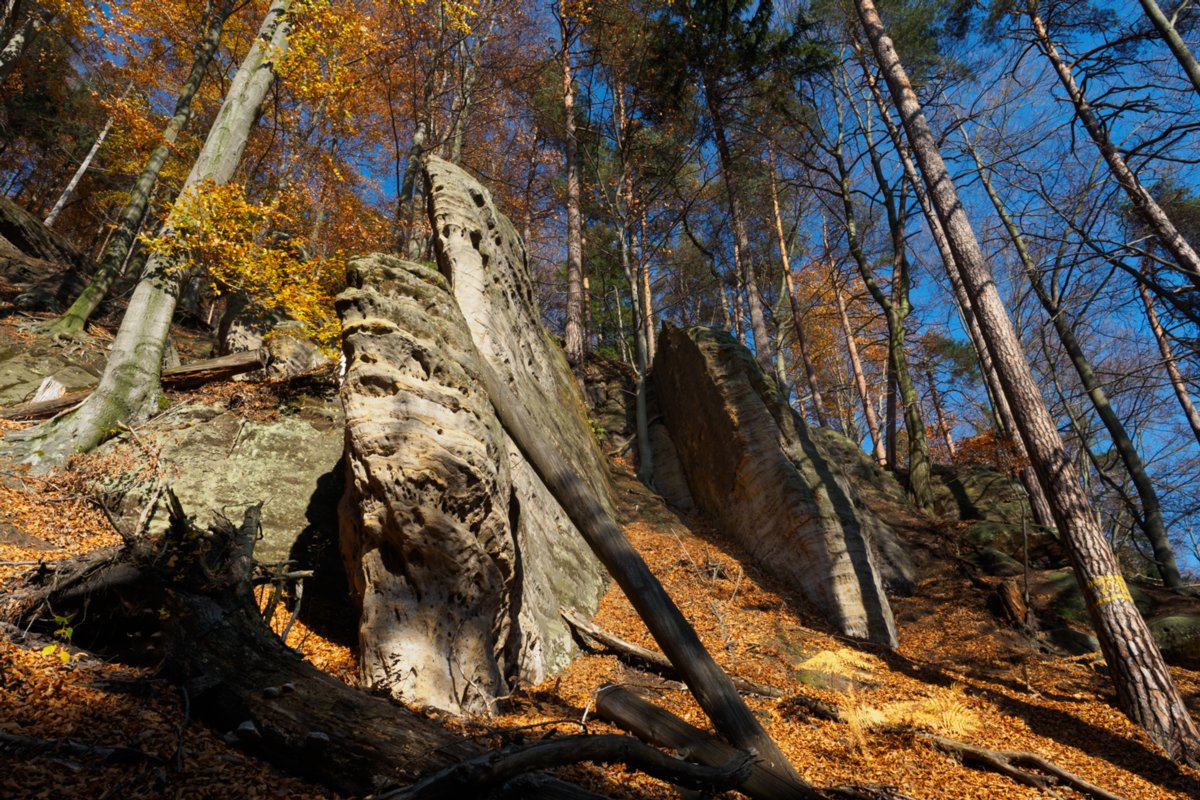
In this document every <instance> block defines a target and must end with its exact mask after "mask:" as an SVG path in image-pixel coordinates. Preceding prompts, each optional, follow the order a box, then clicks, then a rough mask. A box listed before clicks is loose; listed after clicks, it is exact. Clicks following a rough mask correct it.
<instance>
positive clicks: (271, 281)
mask: <svg viewBox="0 0 1200 800" xmlns="http://www.w3.org/2000/svg"><path fill="white" fill-rule="evenodd" d="M281 194H282V192H281ZM289 205H290V204H288V203H286V202H283V198H282V197H277V198H276V200H275V202H272V203H270V204H268V205H260V204H258V203H255V202H252V201H251V200H249V199H248V198H247V197H246V193H245V188H244V187H243V186H242V184H240V183H228V184H224V185H216V184H211V183H209V184H201V185H199V186H197V187H195V189H194V190H193V191H190V192H188V193H187V194H186V195H185V196H183V197H181V198H179V200H177V201H176V203H175V206H174V209H173V210H172V212H171V216H170V224H169V226H168V228H167V229H166V231H164V233H162V234H160V235H158V236H146V237H143V241H144V242H146V244H147V245H148V246H149V247H150V248H151V249H152V250H153V251H154V252H157V253H159V254H161V255H163V256H165V257H166V258H167V259H168V263H170V264H171V265H172V267H173V268H175V269H180V270H186V271H191V270H198V271H200V272H202V273H203V274H204V275H206V276H208V279H209V282H210V288H211V289H212V291H213V292H214V294H216V295H221V294H226V293H229V292H231V291H238V292H243V293H244V294H245V295H247V296H248V297H250V298H251V300H252V301H253V302H254V303H255V304H256V305H258V306H259V307H260V308H262V309H263V310H264V311H267V312H278V313H280V314H285V315H287V316H289V317H292V318H294V319H297V320H299V321H300V322H301V323H303V324H304V327H305V330H306V331H307V332H308V334H309V335H310V336H311V337H312V338H313V340H314V341H316V342H317V343H318V344H320V345H322V346H323V347H326V348H332V347H333V346H335V345H336V343H337V337H338V333H339V330H340V328H339V326H338V321H337V315H336V313H335V312H334V310H333V292H334V290H335V288H336V285H337V282H338V281H339V280H340V279H341V276H342V275H343V274H344V273H345V260H346V256H345V254H344V253H343V252H342V251H341V250H336V251H334V252H333V253H330V254H327V255H323V256H322V255H317V254H311V255H310V254H308V253H306V252H305V251H304V248H303V246H302V245H301V244H300V243H298V242H297V241H296V239H294V238H292V237H291V235H290V230H294V229H295V227H296V223H297V222H298V220H296V219H295V218H293V217H291V216H289V215H288V214H287V213H286V212H285V211H284V210H283V209H284V208H286V207H288V206H289Z"/></svg>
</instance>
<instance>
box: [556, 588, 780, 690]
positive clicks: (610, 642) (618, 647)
mask: <svg viewBox="0 0 1200 800" xmlns="http://www.w3.org/2000/svg"><path fill="white" fill-rule="evenodd" d="M559 613H560V614H562V618H563V619H565V620H566V621H567V624H568V625H570V626H571V628H572V630H574V631H576V632H577V633H579V635H580V636H584V637H587V638H588V639H591V640H593V641H595V642H598V643H599V644H602V645H604V646H605V647H607V648H609V649H611V650H615V651H616V652H617V653H618V654H619V655H622V656H625V657H626V658H631V659H635V660H638V661H642V662H644V663H646V664H649V665H650V666H652V667H654V668H655V669H658V670H662V671H665V672H669V673H670V674H672V675H677V674H678V671H677V670H676V669H675V667H674V666H672V665H671V662H670V661H669V660H668V659H667V657H666V656H664V655H663V654H662V653H656V652H655V651H653V650H650V649H648V648H645V647H640V646H639V645H636V644H634V643H633V642H627V641H625V640H624V639H622V638H621V637H619V636H616V635H615V634H612V633H610V632H609V631H606V630H604V628H601V627H600V626H599V625H597V624H595V623H594V622H591V621H589V620H586V619H584V618H583V617H581V616H580V615H579V614H576V613H575V612H574V611H571V610H569V609H566V608H563V609H559ZM729 679H730V680H731V681H733V685H734V686H736V687H737V688H738V691H740V692H746V693H747V694H757V695H762V696H763V697H783V692H782V691H780V690H779V689H776V688H775V687H774V686H767V685H766V684H763V683H757V682H755V681H752V680H748V679H746V678H740V677H738V676H737V675H730V676H729Z"/></svg>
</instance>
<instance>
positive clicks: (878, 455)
mask: <svg viewBox="0 0 1200 800" xmlns="http://www.w3.org/2000/svg"><path fill="white" fill-rule="evenodd" d="M833 296H834V299H836V300H837V307H838V316H839V317H840V318H841V321H842V333H844V334H845V335H846V349H847V351H848V352H849V353H850V368H851V369H852V370H853V371H854V385H855V387H857V388H858V397H859V400H860V401H862V407H863V417H864V418H865V419H866V420H867V432H868V433H869V434H870V436H871V455H872V456H874V458H875V461H876V463H878V464H879V465H880V466H883V465H884V464H886V463H887V454H886V453H884V451H883V436H882V434H881V433H880V431H879V417H878V416H876V414H875V406H873V405H872V404H871V393H870V391H869V390H868V389H867V376H866V375H865V374H864V373H863V368H862V359H861V358H859V355H858V344H856V343H855V341H854V328H852V327H851V326H850V316H849V315H848V314H847V313H846V301H845V298H843V297H842V287H841V286H839V285H838V282H837V277H836V276H834V279H833Z"/></svg>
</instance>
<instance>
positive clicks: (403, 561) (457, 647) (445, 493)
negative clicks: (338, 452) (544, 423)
mask: <svg viewBox="0 0 1200 800" xmlns="http://www.w3.org/2000/svg"><path fill="white" fill-rule="evenodd" d="M501 219H502V218H501ZM522 267H523V262H522ZM348 281H349V284H350V288H349V289H347V290H346V291H345V292H343V294H342V295H340V296H339V298H338V309H339V313H340V314H341V315H342V320H343V326H344V334H343V344H344V350H345V355H346V360H347V373H346V379H345V382H344V385H343V398H344V401H345V406H346V417H347V420H346V424H347V430H346V460H347V463H346V467H347V481H346V483H347V486H346V494H345V496H344V502H343V505H342V513H341V519H342V523H341V524H342V537H341V538H342V550H343V557H344V558H345V561H346V564H347V567H348V571H349V573H350V576H351V585H352V588H353V590H354V592H355V595H356V597H357V598H358V599H359V601H360V603H361V607H362V615H361V618H360V627H359V643H360V651H361V655H360V658H361V672H362V677H363V679H364V681H365V682H366V683H367V684H368V685H370V686H376V687H381V688H386V689H388V690H389V691H391V692H393V693H394V694H395V695H397V696H398V697H402V698H403V699H405V700H407V701H409V702H415V703H421V704H429V705H433V706H437V707H439V708H443V709H447V710H451V711H456V712H457V711H470V712H487V711H490V710H491V709H492V706H493V703H494V700H495V698H496V697H498V696H501V695H503V694H505V693H507V690H508V686H509V685H510V684H511V683H512V682H513V681H514V680H522V681H529V682H533V681H537V680H540V679H541V678H542V677H544V676H545V675H546V674H548V673H550V672H553V671H555V670H557V669H558V668H560V667H562V666H564V665H565V664H566V663H567V661H568V660H569V658H570V653H571V649H572V644H571V639H570V633H569V631H568V630H567V629H566V627H565V625H564V624H563V623H562V621H561V620H560V618H559V616H558V608H559V606H560V605H566V606H575V607H577V608H579V609H580V611H581V612H583V613H591V612H592V611H594V609H595V607H596V604H597V603H598V602H599V597H600V594H601V592H602V590H603V579H602V575H601V570H600V567H599V565H598V563H597V562H596V561H595V560H594V558H593V557H592V556H591V553H590V551H589V550H588V548H587V545H586V543H585V542H584V541H583V539H582V538H581V537H580V536H579V534H578V532H577V531H576V530H575V529H574V527H573V526H571V524H570V522H569V521H568V520H567V517H566V515H565V513H564V512H563V511H562V510H561V508H559V506H558V505H557V503H555V501H554V500H553V498H552V497H551V496H550V494H549V492H548V491H547V490H546V488H545V487H544V486H543V485H542V483H541V481H540V480H539V479H538V478H537V476H536V475H535V474H534V472H533V470H532V469H531V468H530V467H529V466H528V464H526V463H525V462H524V459H523V457H522V456H521V454H520V453H519V451H518V450H517V448H516V447H515V446H514V445H513V443H512V442H511V441H510V440H509V438H508V437H507V435H506V434H505V432H504V430H503V429H502V428H501V426H500V424H499V422H498V421H497V419H496V415H495V413H494V411H493V409H492V406H491V403H490V401H489V399H488V397H487V395H486V394H485V393H484V390H483V389H482V388H481V386H480V384H479V381H478V375H479V370H480V369H481V366H480V365H481V363H482V362H481V358H482V357H481V355H480V353H479V352H478V350H477V349H476V345H475V342H474V341H473V339H472V333H473V330H472V328H471V326H469V325H468V324H467V323H466V322H465V321H464V319H463V314H462V312H460V311H459V308H458V305H457V303H456V302H455V298H454V296H453V295H451V293H450V291H449V282H448V281H447V280H446V279H445V277H443V275H442V274H440V273H438V272H435V271H434V270H432V269H430V268H428V267H426V266H423V265H420V264H416V263H413V262H405V261H400V260H398V259H395V258H391V257H388V256H370V257H367V258H363V259H358V260H356V261H355V262H353V264H352V267H351V270H350V273H349V276H348ZM489 283H491V281H490V280H489ZM513 324H516V323H513ZM526 325H528V321H526ZM532 331H533V332H534V333H540V328H534V329H532ZM525 333H526V335H527V334H528V333H529V331H526V332H525ZM543 335H544V334H543ZM534 342H535V344H537V342H536V340H534ZM539 346H540V345H539ZM525 352H526V353H527V355H528V356H529V358H530V359H531V362H532V363H531V366H535V367H536V365H537V362H539V361H542V360H545V359H547V358H550V357H553V356H552V355H551V354H553V355H556V356H557V358H559V359H561V358H562V357H561V354H557V353H556V352H555V351H551V354H547V353H546V352H544V351H542V350H539V349H535V348H534V347H532V346H531V347H528V348H527V349H526V350H525ZM563 363H564V365H565V361H564V362H563ZM544 374H549V375H550V376H551V377H554V373H553V371H550V372H548V373H544ZM552 385H553V384H552ZM518 391H519V393H520V395H521V396H523V397H527V398H531V399H529V400H528V402H530V403H531V404H536V403H537V402H539V401H538V394H537V392H536V391H534V392H532V393H531V392H530V391H529V390H528V389H527V387H525V386H521V387H519V389H518ZM531 410H532V411H534V413H535V414H537V415H539V418H540V415H541V414H542V412H543V411H544V412H545V414H546V417H547V418H556V419H558V420H559V422H560V424H562V425H564V426H566V425H567V423H568V422H570V420H565V421H564V420H563V419H562V416H563V415H564V414H568V413H570V407H569V406H567V407H566V408H565V409H564V407H563V406H561V405H560V406H556V407H554V408H551V409H542V408H539V407H537V406H536V405H534V407H533V408H532V409H531ZM575 424H577V425H578V426H580V427H582V426H584V425H586V419H583V418H578V417H577V418H576V420H575ZM568 429H569V428H568ZM593 447H594V445H593ZM566 457H572V456H571V455H570V454H568V455H567V456H566ZM574 457H576V458H577V457H578V456H577V455H575V456H574ZM602 477H603V476H602Z"/></svg>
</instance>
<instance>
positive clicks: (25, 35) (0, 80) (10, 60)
mask: <svg viewBox="0 0 1200 800" xmlns="http://www.w3.org/2000/svg"><path fill="white" fill-rule="evenodd" d="M41 29H42V23H41V20H39V19H38V17H37V16H36V15H34V14H29V15H27V16H26V17H25V21H24V22H22V23H21V24H20V25H18V26H17V27H16V29H15V30H14V31H13V34H12V36H10V37H9V38H8V41H7V42H6V43H5V44H4V49H3V50H0V85H3V84H4V82H5V81H7V80H8V77H9V76H10V75H12V74H13V71H14V70H16V68H17V62H19V61H20V59H21V56H22V54H24V52H25V50H26V48H28V47H29V45H31V44H33V42H34V41H36V40H37V37H38V36H39V35H40V34H41Z"/></svg>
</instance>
